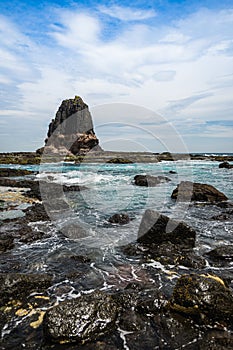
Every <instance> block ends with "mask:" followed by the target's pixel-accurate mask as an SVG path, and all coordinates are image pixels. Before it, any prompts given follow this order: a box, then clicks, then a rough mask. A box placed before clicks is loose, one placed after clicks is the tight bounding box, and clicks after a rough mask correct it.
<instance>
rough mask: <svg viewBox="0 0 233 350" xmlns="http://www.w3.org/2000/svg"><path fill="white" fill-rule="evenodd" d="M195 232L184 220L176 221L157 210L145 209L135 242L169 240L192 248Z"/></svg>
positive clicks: (155, 242) (149, 242) (146, 242)
mask: <svg viewBox="0 0 233 350" xmlns="http://www.w3.org/2000/svg"><path fill="white" fill-rule="evenodd" d="M195 239H196V232H195V231H194V229H192V228H191V227H189V226H188V225H187V224H185V223H184V222H178V221H175V220H173V219H170V218H169V217H167V216H165V215H162V214H160V213H159V212H157V211H155V210H151V209H147V210H146V211H145V213H144V215H143V217H142V221H141V224H140V227H139V231H138V238H137V242H138V243H142V244H152V243H154V244H157V245H159V244H162V243H164V242H171V243H173V244H176V245H180V246H184V247H188V248H192V247H194V246H195Z"/></svg>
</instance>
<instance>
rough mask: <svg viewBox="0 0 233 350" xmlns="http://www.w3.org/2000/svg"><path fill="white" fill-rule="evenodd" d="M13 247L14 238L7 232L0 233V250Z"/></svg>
mask: <svg viewBox="0 0 233 350" xmlns="http://www.w3.org/2000/svg"><path fill="white" fill-rule="evenodd" d="M12 248H14V238H13V237H12V236H11V235H8V234H3V235H2V234H1V235H0V252H5V251H7V250H9V249H12Z"/></svg>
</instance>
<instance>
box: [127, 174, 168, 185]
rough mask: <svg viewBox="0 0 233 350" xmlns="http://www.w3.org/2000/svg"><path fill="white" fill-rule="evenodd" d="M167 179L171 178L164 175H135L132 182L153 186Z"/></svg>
mask: <svg viewBox="0 0 233 350" xmlns="http://www.w3.org/2000/svg"><path fill="white" fill-rule="evenodd" d="M169 181H171V180H170V179H169V178H168V177H166V176H152V175H136V176H135V177H134V184H135V185H136V186H146V187H154V186H157V185H159V184H160V183H163V182H169Z"/></svg>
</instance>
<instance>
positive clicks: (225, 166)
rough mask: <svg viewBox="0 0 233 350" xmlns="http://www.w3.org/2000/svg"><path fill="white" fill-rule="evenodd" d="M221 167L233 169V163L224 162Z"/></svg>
mask: <svg viewBox="0 0 233 350" xmlns="http://www.w3.org/2000/svg"><path fill="white" fill-rule="evenodd" d="M218 167H219V168H226V169H233V165H232V164H230V163H228V162H222V163H220V164H219V166H218Z"/></svg>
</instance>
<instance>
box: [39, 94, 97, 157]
mask: <svg viewBox="0 0 233 350" xmlns="http://www.w3.org/2000/svg"><path fill="white" fill-rule="evenodd" d="M47 136H48V137H47V139H46V140H45V146H46V151H48V152H51V153H59V154H74V155H84V154H86V153H87V152H89V151H90V150H91V149H93V148H95V150H98V151H100V150H101V148H100V147H99V146H98V144H99V140H98V139H97V137H96V135H95V132H94V129H93V122H92V117H91V113H90V112H89V109H88V105H87V104H86V103H84V102H83V100H82V98H81V97H79V96H75V98H74V99H68V100H64V101H62V104H61V105H60V107H59V108H58V111H57V113H56V116H55V119H52V121H51V123H50V124H49V130H48V134H47ZM38 151H39V152H40V150H38ZM42 151H43V150H42Z"/></svg>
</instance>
